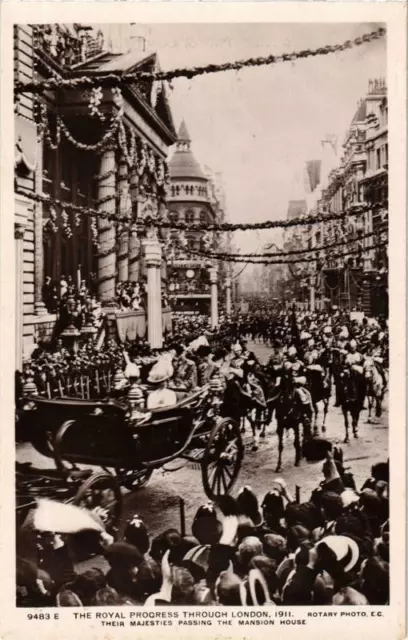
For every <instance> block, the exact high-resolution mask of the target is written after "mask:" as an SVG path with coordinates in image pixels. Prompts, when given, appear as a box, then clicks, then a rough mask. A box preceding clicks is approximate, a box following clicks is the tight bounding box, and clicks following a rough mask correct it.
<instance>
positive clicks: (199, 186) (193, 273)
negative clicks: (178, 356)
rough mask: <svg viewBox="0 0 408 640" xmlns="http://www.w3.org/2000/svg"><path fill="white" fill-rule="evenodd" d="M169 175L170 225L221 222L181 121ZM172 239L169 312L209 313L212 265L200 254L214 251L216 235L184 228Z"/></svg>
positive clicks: (216, 198)
mask: <svg viewBox="0 0 408 640" xmlns="http://www.w3.org/2000/svg"><path fill="white" fill-rule="evenodd" d="M169 174H170V187H169V193H168V208H169V216H170V219H171V220H172V221H173V222H184V223H186V224H187V225H191V227H193V225H194V224H211V223H214V222H221V221H222V220H223V218H224V211H223V209H222V206H221V198H220V190H219V187H218V185H216V184H215V182H214V181H213V179H212V178H211V176H210V174H209V171H208V170H207V172H205V171H204V170H203V169H202V168H201V166H200V164H199V163H198V161H197V160H196V158H195V156H194V154H193V152H192V149H191V138H190V134H189V133H188V130H187V127H186V124H185V122H184V121H183V122H182V123H181V126H180V130H179V133H178V140H177V144H176V151H175V153H174V155H173V157H172V159H171V161H170V163H169ZM172 235H173V239H174V245H175V246H176V249H175V250H174V254H173V255H172V256H168V257H167V276H168V290H169V300H170V302H171V304H172V308H173V310H174V311H183V312H185V311H190V312H192V311H200V312H202V313H209V311H210V300H211V283H210V277H209V268H210V266H211V264H210V260H209V259H208V258H205V256H204V255H203V252H211V251H213V252H215V251H217V250H218V249H219V246H220V239H219V238H218V237H217V234H214V233H208V232H205V231H204V230H197V229H193V228H191V229H190V228H187V230H186V232H185V233H183V234H181V235H180V231H177V230H175V231H173V232H172ZM180 238H182V241H180ZM187 249H189V250H190V253H188V251H187ZM194 252H197V253H196V254H194ZM220 270H221V269H220V268H219V271H220ZM219 280H220V279H219ZM219 289H220V287H219Z"/></svg>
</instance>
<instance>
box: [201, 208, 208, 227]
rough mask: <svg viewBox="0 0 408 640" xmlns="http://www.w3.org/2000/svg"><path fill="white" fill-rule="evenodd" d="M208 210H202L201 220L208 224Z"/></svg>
mask: <svg viewBox="0 0 408 640" xmlns="http://www.w3.org/2000/svg"><path fill="white" fill-rule="evenodd" d="M207 220H208V217H207V212H206V211H200V222H201V224H207Z"/></svg>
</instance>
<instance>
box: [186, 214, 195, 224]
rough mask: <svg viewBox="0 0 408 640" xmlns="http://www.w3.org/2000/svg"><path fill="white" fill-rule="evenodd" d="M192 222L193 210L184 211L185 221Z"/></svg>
mask: <svg viewBox="0 0 408 640" xmlns="http://www.w3.org/2000/svg"><path fill="white" fill-rule="evenodd" d="M193 222H194V211H186V223H187V224H193Z"/></svg>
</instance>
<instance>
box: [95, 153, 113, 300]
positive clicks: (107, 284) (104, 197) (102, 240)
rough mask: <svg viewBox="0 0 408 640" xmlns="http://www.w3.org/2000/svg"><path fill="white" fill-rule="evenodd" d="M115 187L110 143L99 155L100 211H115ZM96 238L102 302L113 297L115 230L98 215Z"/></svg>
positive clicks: (99, 292) (110, 223) (109, 222)
mask: <svg viewBox="0 0 408 640" xmlns="http://www.w3.org/2000/svg"><path fill="white" fill-rule="evenodd" d="M115 187H116V179H115V149H114V146H113V145H112V146H109V147H108V148H107V149H105V150H104V152H103V153H102V155H101V163H100V169H99V188H98V200H99V201H100V204H99V209H100V211H104V212H107V213H112V214H114V213H115V210H116V188H115ZM98 240H99V256H98V295H99V299H100V301H101V302H102V303H103V302H107V301H109V300H112V299H113V298H114V296H115V280H116V231H115V225H114V224H113V222H111V221H110V220H108V219H107V218H106V217H102V216H99V217H98Z"/></svg>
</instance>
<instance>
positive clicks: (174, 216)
mask: <svg viewBox="0 0 408 640" xmlns="http://www.w3.org/2000/svg"><path fill="white" fill-rule="evenodd" d="M169 218H170V222H177V221H178V219H179V214H178V211H170V214H169Z"/></svg>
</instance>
